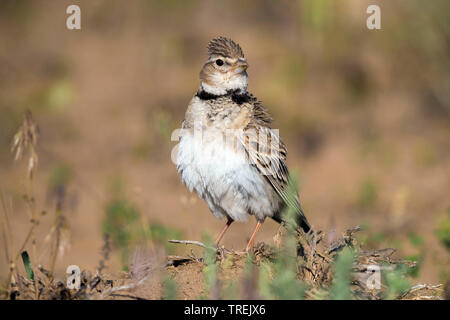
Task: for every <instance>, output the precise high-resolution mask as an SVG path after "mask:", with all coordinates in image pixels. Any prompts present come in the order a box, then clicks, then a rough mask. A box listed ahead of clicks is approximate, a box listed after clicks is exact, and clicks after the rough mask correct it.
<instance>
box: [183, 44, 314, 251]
mask: <svg viewBox="0 0 450 320" xmlns="http://www.w3.org/2000/svg"><path fill="white" fill-rule="evenodd" d="M208 53H209V58H208V60H207V61H206V63H205V65H204V66H203V68H202V71H201V72H200V80H201V83H200V89H199V90H198V92H197V94H196V95H195V96H194V97H193V98H192V100H191V102H190V104H189V106H188V109H187V111H186V116H185V120H184V122H183V129H184V130H185V133H184V134H183V135H182V136H181V139H180V145H179V147H180V149H179V153H178V160H177V162H178V163H177V168H178V171H179V172H180V174H181V177H182V180H183V182H184V183H185V184H186V185H187V186H188V187H189V188H190V189H191V190H195V191H196V192H197V193H198V194H199V196H200V197H202V198H203V199H205V201H206V202H207V203H208V205H209V207H210V209H211V211H212V212H213V214H214V215H215V216H216V217H218V218H222V217H226V218H227V224H226V226H225V228H224V230H222V232H221V233H220V235H219V237H218V239H217V243H218V242H219V241H220V239H221V237H222V236H223V234H224V233H225V231H226V230H227V228H228V227H229V225H230V224H231V222H232V221H234V220H245V219H246V217H247V215H254V216H255V217H256V219H257V221H258V224H257V226H256V228H255V231H254V233H253V235H252V237H251V239H250V241H249V244H248V245H247V248H246V250H248V249H249V248H250V246H251V244H252V242H253V240H254V237H255V235H256V233H257V231H258V230H259V228H260V227H261V224H262V222H263V221H264V219H265V218H266V217H271V218H273V219H274V220H276V221H278V222H281V221H282V217H281V211H282V210H283V208H284V207H285V206H286V205H288V206H290V207H292V208H294V209H295V211H296V212H297V217H298V222H299V226H301V227H302V228H303V229H304V231H306V232H307V231H309V229H310V225H309V223H308V221H307V219H306V217H305V216H304V214H303V212H302V210H301V207H300V203H299V200H298V197H297V196H292V195H290V194H289V193H288V192H287V185H288V179H289V171H288V168H287V166H286V146H285V145H284V143H283V142H282V141H281V139H280V138H279V136H278V134H277V132H276V131H274V130H272V129H271V127H270V125H271V122H272V118H271V117H270V115H269V113H268V112H267V110H266V108H265V107H264V106H263V104H262V103H261V102H260V101H259V100H258V99H257V98H255V97H254V96H253V95H251V94H250V93H248V92H247V78H248V76H247V72H246V69H247V67H248V64H247V61H246V60H245V57H244V53H243V51H242V49H241V47H240V46H239V45H238V44H236V43H235V42H234V41H232V40H231V39H228V38H224V37H220V38H216V39H213V40H211V42H210V43H209V44H208ZM196 126H197V127H198V128H201V131H202V140H201V141H200V144H199V141H197V140H196V139H195V137H194V134H193V130H194V128H195V127H196ZM230 130H231V132H232V138H233V144H232V145H231V146H230V145H227V144H225V143H224V139H223V137H225V136H227V137H228V136H229V134H230ZM217 132H218V133H219V134H218V135H217ZM211 133H214V134H215V135H212V134H211ZM205 137H206V138H205ZM194 145H196V146H198V145H200V149H197V152H192V151H191V149H192V148H193V146H194ZM241 150H242V151H243V152H242V154H241V153H239V151H241ZM243 163H245V164H246V165H243Z"/></svg>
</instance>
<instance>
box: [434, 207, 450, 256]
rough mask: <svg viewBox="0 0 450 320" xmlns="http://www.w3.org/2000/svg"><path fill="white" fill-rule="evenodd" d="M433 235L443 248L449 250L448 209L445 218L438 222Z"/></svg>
mask: <svg viewBox="0 0 450 320" xmlns="http://www.w3.org/2000/svg"><path fill="white" fill-rule="evenodd" d="M435 234H436V237H437V238H438V239H439V241H440V242H441V243H442V244H443V245H444V247H445V248H446V249H447V250H450V208H448V209H447V216H446V217H444V218H442V219H441V221H440V222H439V226H438V227H437V228H436V230H435Z"/></svg>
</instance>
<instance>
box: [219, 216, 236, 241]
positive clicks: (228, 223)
mask: <svg viewBox="0 0 450 320" xmlns="http://www.w3.org/2000/svg"><path fill="white" fill-rule="evenodd" d="M231 223H233V220H231V219H230V218H228V220H227V223H226V225H225V227H223V229H222V231H221V232H220V233H219V235H218V236H217V239H216V247H218V246H219V242H220V240H222V238H223V235H224V234H225V232H226V231H227V230H228V227H229V226H230V225H231Z"/></svg>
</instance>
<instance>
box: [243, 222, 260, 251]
mask: <svg viewBox="0 0 450 320" xmlns="http://www.w3.org/2000/svg"><path fill="white" fill-rule="evenodd" d="M261 226H262V222H259V221H258V223H257V224H256V227H255V230H254V231H253V234H252V236H251V237H250V240H249V241H248V244H247V247H246V248H245V252H248V250H250V248H251V247H252V244H253V241H255V237H256V234H257V233H258V231H259V229H260V228H261Z"/></svg>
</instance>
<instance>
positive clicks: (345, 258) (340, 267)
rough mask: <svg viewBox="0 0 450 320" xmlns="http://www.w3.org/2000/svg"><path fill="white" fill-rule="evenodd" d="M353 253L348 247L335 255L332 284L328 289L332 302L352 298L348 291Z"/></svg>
mask: <svg viewBox="0 0 450 320" xmlns="http://www.w3.org/2000/svg"><path fill="white" fill-rule="evenodd" d="M354 259H355V252H354V251H353V249H351V248H349V247H345V248H344V249H343V250H342V252H340V253H339V254H338V255H337V258H336V263H335V265H334V273H333V274H334V277H333V284H332V286H331V289H330V297H331V299H333V300H349V299H352V298H353V295H352V292H351V290H350V284H351V274H352V267H353V261H354Z"/></svg>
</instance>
